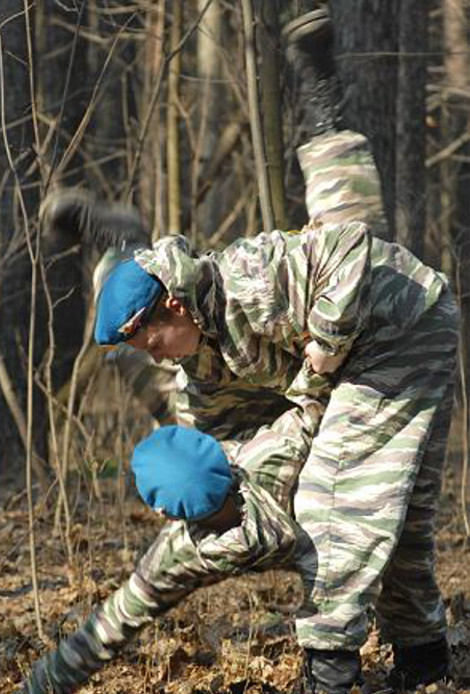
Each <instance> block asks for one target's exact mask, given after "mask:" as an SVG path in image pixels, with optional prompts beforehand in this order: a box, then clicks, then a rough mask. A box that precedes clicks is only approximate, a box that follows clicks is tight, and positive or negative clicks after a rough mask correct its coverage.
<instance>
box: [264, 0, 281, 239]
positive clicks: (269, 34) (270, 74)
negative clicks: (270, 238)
mask: <svg viewBox="0 0 470 694" xmlns="http://www.w3.org/2000/svg"><path fill="white" fill-rule="evenodd" d="M257 5H258V12H257V14H258V17H259V22H258V28H257V37H258V41H257V45H258V47H259V51H260V56H261V69H260V78H261V94H262V114H263V130H264V139H265V147H266V159H267V167H268V177H269V187H270V191H271V200H272V206H273V215H274V225H275V226H276V228H277V229H285V228H286V226H287V215H286V201H285V191H284V143H283V137H282V112H281V105H282V98H281V90H280V85H279V73H280V60H279V48H280V46H279V44H280V42H279V7H278V2H276V0H258V2H257Z"/></svg>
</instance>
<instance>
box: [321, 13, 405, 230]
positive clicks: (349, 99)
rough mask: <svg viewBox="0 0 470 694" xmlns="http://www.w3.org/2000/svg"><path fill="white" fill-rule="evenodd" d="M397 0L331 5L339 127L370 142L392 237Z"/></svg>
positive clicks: (394, 192) (394, 167)
mask: <svg viewBox="0 0 470 694" xmlns="http://www.w3.org/2000/svg"><path fill="white" fill-rule="evenodd" d="M399 7H400V2H399V0H389V1H388V2H383V0H356V2H350V1H349V0H331V1H330V9H331V14H332V19H333V24H334V29H335V40H336V46H335V53H336V59H337V67H338V73H339V76H340V78H341V81H342V84H343V88H344V97H345V105H344V113H345V124H346V125H347V126H349V127H350V128H351V129H352V130H356V131H358V132H362V133H364V134H365V135H366V136H367V137H368V138H369V140H370V142H371V145H372V150H373V152H374V155H375V160H376V163H377V167H378V170H379V174H380V178H381V182H382V190H383V196H384V207H385V211H386V215H387V220H388V224H389V229H388V238H394V236H395V200H396V190H395V177H396V157H395V146H396V99H397V79H398V69H397V68H398V66H397V50H398V27H399Z"/></svg>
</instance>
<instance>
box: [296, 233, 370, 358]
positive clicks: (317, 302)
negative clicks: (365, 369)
mask: <svg viewBox="0 0 470 694" xmlns="http://www.w3.org/2000/svg"><path fill="white" fill-rule="evenodd" d="M313 247H314V254H315V261H314V265H315V267H314V270H313V277H312V281H313V293H312V306H311V310H310V313H309V316H308V321H307V328H308V332H309V335H310V336H311V337H312V338H313V339H314V340H315V341H316V343H317V344H318V345H319V347H320V349H321V350H322V351H323V352H324V353H325V354H327V355H330V356H334V355H337V354H340V353H342V352H347V351H348V350H349V348H350V347H351V345H352V343H353V342H354V340H355V339H356V337H357V336H358V335H359V333H360V332H361V330H362V329H363V327H364V324H365V322H366V321H367V318H368V316H369V313H370V299H369V290H370V284H371V263H370V251H371V236H370V232H369V230H368V227H367V226H366V225H365V224H363V223H360V222H352V223H350V224H346V225H344V226H325V227H321V228H320V229H318V230H317V231H316V232H315V235H314V240H313Z"/></svg>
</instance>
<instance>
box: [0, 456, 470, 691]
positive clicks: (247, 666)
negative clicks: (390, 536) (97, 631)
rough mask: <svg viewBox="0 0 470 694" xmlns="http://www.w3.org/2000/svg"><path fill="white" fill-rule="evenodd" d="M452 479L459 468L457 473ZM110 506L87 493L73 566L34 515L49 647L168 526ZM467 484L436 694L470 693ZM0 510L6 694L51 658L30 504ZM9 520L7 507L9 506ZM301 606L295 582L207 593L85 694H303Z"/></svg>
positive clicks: (373, 639) (444, 551)
mask: <svg viewBox="0 0 470 694" xmlns="http://www.w3.org/2000/svg"><path fill="white" fill-rule="evenodd" d="M448 468H449V466H448ZM100 488H101V495H102V499H101V500H97V499H96V496H95V495H93V494H90V493H88V499H87V501H86V502H84V500H83V499H84V498H86V497H87V492H86V490H85V492H84V491H83V487H82V491H81V492H80V493H79V494H78V496H77V498H78V499H79V501H78V502H77V504H76V507H75V509H74V513H73V523H72V527H71V539H72V544H73V552H74V561H73V565H70V564H69V563H68V562H67V555H66V551H65V546H64V542H63V539H61V537H60V536H58V535H57V534H55V533H54V531H53V529H54V512H53V510H50V511H46V510H44V509H39V508H37V509H36V514H35V527H34V529H35V545H36V550H37V574H38V584H39V591H38V592H39V600H40V612H41V616H42V621H43V626H44V632H45V635H46V639H45V640H46V642H47V643H49V644H50V645H51V644H53V643H54V642H56V641H57V639H58V638H59V636H60V635H62V636H63V635H65V634H67V633H69V632H70V631H72V630H73V629H74V628H76V626H77V624H79V623H80V621H81V619H82V618H83V616H84V615H85V614H87V613H88V612H89V611H90V608H91V607H92V606H94V605H96V604H97V603H98V602H99V601H101V600H102V599H103V598H105V597H106V596H107V595H109V593H110V592H111V591H113V590H114V589H115V588H116V587H117V586H119V585H120V583H121V582H122V581H123V580H124V579H125V578H126V577H127V576H128V575H129V573H130V572H131V571H132V568H133V566H134V564H135V561H136V560H137V559H138V558H139V556H140V555H141V554H142V553H143V551H144V550H145V549H146V548H147V547H148V546H149V545H150V544H151V542H152V540H153V539H154V537H155V535H156V534H157V533H158V530H159V527H160V522H159V521H158V520H157V519H156V517H155V515H154V514H152V513H151V512H150V511H149V510H147V509H146V508H144V507H143V505H142V504H141V503H140V502H139V501H138V500H137V499H136V498H135V496H134V493H133V491H130V492H128V493H127V497H126V499H125V500H124V501H120V500H119V493H117V492H116V483H115V481H112V482H110V481H109V480H105V481H104V482H103V481H102V482H100ZM460 494H461V492H460V488H459V474H458V472H457V473H456V474H454V472H453V470H452V469H448V470H447V474H446V479H445V484H444V490H443V496H442V504H441V510H440V514H439V532H438V535H437V551H438V554H437V569H438V578H439V582H440V585H441V587H442V590H443V593H444V596H445V602H446V606H447V613H448V620H449V640H450V644H451V647H452V655H453V668H454V680H453V681H452V682H451V683H449V684H445V685H444V684H438V685H436V684H434V685H430V686H428V687H427V688H425V691H427V692H432V693H433V694H441V693H443V692H447V693H453V694H456V693H457V692H458V693H459V694H462V693H463V692H470V545H469V543H468V539H466V537H465V524H464V519H463V514H462V510H461V502H460ZM1 497H2V498H1V499H0V503H1V505H2V506H3V508H2V513H1V515H0V614H1V620H0V694H10V693H11V692H12V691H13V689H14V685H15V684H16V683H18V682H19V681H20V680H21V676H22V673H23V672H25V671H27V670H28V668H29V665H30V664H31V663H32V662H33V661H34V660H36V659H37V658H38V656H39V655H40V654H41V653H44V652H45V651H46V650H47V649H48V647H47V645H45V643H44V641H41V640H40V639H39V638H38V636H37V634H38V631H37V623H36V616H35V601H34V591H33V589H32V581H31V569H30V547H29V526H28V513H27V505H26V499H25V497H24V495H21V494H20V495H13V494H12V493H11V492H10V491H9V489H8V488H7V487H5V486H3V487H2V489H1ZM0 508H1V506H0ZM300 596H301V591H300V582H299V579H298V577H297V576H296V575H295V574H293V573H288V572H280V571H269V572H267V573H265V574H263V575H257V576H248V577H245V578H241V579H230V580H227V581H226V582H224V583H222V584H219V585H218V586H214V587H212V588H207V589H201V590H200V591H198V592H196V593H195V594H194V595H193V596H191V597H190V598H189V599H188V600H186V601H185V602H184V603H183V604H182V605H180V606H179V607H177V608H174V609H172V610H171V611H169V612H168V613H167V614H166V615H165V616H164V617H163V618H161V619H160V620H158V621H157V622H156V623H155V625H154V626H153V627H151V628H147V629H146V630H145V631H144V632H143V633H142V635H141V637H140V638H139V640H138V641H136V642H135V643H134V644H133V645H131V646H130V647H128V648H126V649H125V651H124V653H123V654H122V655H121V657H120V658H118V659H117V660H116V661H115V662H114V663H113V664H112V665H109V666H108V667H107V668H105V669H104V670H103V671H102V672H101V673H99V674H97V675H95V676H94V677H93V679H92V681H91V682H90V683H89V684H88V685H87V686H86V687H84V688H83V689H82V690H81V691H83V692H84V693H87V694H104V693H106V694H124V693H125V694H136V693H137V692H139V694H157V693H158V694H254V693H255V692H263V693H265V694H281V693H282V694H290V693H292V694H295V693H299V692H301V690H302V674H301V673H302V668H301V662H302V659H301V653H300V650H299V648H298V647H297V646H296V643H295V637H294V626H293V609H294V607H295V605H296V604H297V603H298V602H299V600H300ZM362 656H363V664H364V675H365V679H366V683H367V687H368V689H370V690H371V691H378V690H380V689H381V688H383V687H384V679H385V675H386V673H387V671H388V669H389V667H390V662H391V653H390V647H389V646H388V645H387V644H381V643H380V640H379V636H378V633H377V630H376V629H374V626H373V624H372V626H371V632H370V637H369V640H368V642H367V643H366V645H365V646H364V648H363V652H362Z"/></svg>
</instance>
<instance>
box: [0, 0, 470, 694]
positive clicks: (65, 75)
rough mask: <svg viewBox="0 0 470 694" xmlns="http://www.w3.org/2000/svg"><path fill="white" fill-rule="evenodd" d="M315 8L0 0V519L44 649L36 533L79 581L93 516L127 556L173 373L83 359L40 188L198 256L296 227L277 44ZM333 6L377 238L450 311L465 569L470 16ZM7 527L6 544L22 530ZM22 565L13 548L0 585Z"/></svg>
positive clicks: (245, 2) (76, 246) (458, 2)
mask: <svg viewBox="0 0 470 694" xmlns="http://www.w3.org/2000/svg"><path fill="white" fill-rule="evenodd" d="M311 6H312V3H311V2H310V3H309V2H306V0H304V1H303V2H302V1H301V0H186V2H183V0H135V1H134V2H123V1H122V0H121V2H119V0H36V2H34V0H24V1H23V0H1V2H0V124H1V138H0V201H1V204H0V326H1V329H0V504H1V505H3V508H4V509H5V513H7V514H8V513H11V514H15V513H16V514H17V515H16V516H14V519H16V520H15V523H16V521H18V522H19V521H20V520H22V522H24V527H25V528H26V531H25V532H24V533H23V534H21V532H20V534H19V537H20V540H19V543H20V544H22V545H23V548H24V547H25V546H26V548H27V557H26V559H27V561H26V559H25V564H24V567H23V569H22V570H23V571H26V573H27V574H28V577H29V576H31V581H32V588H33V593H34V597H35V601H34V615H35V617H34V619H35V627H34V622H33V626H31V625H30V626H31V629H35V628H36V630H37V632H38V633H39V635H40V636H41V637H43V636H44V634H43V618H42V616H41V615H42V612H41V609H43V608H41V604H40V602H41V601H40V597H39V593H40V588H41V585H40V580H39V583H38V572H39V576H40V575H41V570H42V569H41V566H42V563H41V562H44V561H49V560H46V559H44V557H43V558H41V556H42V555H40V552H39V556H40V558H39V559H38V546H40V545H41V541H42V540H41V541H39V540H38V539H37V536H36V535H35V534H36V533H37V534H39V535H38V536H39V537H42V535H41V527H42V526H41V523H42V524H45V526H44V528H45V529H46V530H47V531H48V533H49V534H50V535H51V536H54V537H57V538H59V540H58V542H59V547H60V549H58V550H57V553H56V555H55V556H56V558H55V561H56V562H59V563H60V562H62V564H63V565H66V566H67V567H68V570H69V571H71V572H72V573H73V570H75V571H76V568H77V564H83V562H84V561H85V560H83V559H81V558H80V551H81V549H83V547H84V545H83V543H84V542H85V540H84V537H85V536H86V542H85V544H86V545H87V548H88V549H87V551H89V543H90V535H87V534H86V532H85V531H84V530H83V527H84V525H83V524H85V526H86V524H87V523H88V526H86V527H88V531H87V532H89V533H91V530H90V527H91V525H92V523H93V519H94V518H95V515H94V514H96V518H102V517H103V514H104V516H108V518H111V517H113V518H114V519H115V521H116V522H117V523H118V525H117V526H115V527H116V528H118V529H117V530H114V531H113V532H114V535H115V537H117V536H119V537H120V538H121V539H120V543H121V544H120V545H119V548H120V551H121V550H122V551H124V550H126V551H128V550H129V546H130V544H132V543H131V540H130V536H129V534H128V530H126V520H125V518H126V510H125V505H126V503H127V501H126V499H127V498H128V496H129V489H130V481H129V479H128V474H127V460H128V459H129V454H130V452H131V450H132V447H133V445H134V444H135V442H136V441H137V440H138V438H140V437H141V436H142V435H144V434H146V433H148V431H149V430H150V428H151V427H152V426H153V425H154V421H155V419H156V420H157V421H159V422H160V423H167V422H169V421H171V417H172V388H173V380H174V375H175V368H176V367H174V366H173V365H172V364H170V363H168V364H165V363H164V364H162V365H161V366H159V367H156V366H153V365H151V364H149V363H148V362H147V361H146V360H145V359H143V358H137V359H136V358H135V355H134V354H133V353H132V352H131V351H129V350H126V349H123V350H120V351H118V352H117V353H116V354H114V355H113V356H112V357H111V356H110V355H109V354H106V353H101V352H100V351H99V350H98V349H97V348H96V347H95V346H94V345H93V342H92V325H93V289H92V277H93V271H94V268H95V266H96V264H97V262H98V261H99V258H100V250H99V249H97V248H95V247H93V246H92V245H90V244H88V243H81V242H80V240H79V239H76V238H59V239H58V238H51V237H49V236H48V235H47V230H46V229H41V228H40V225H39V223H38V209H39V204H40V202H41V200H42V199H43V198H44V196H45V194H46V193H47V191H48V190H49V189H50V188H51V186H56V185H62V186H71V185H80V186H83V187H85V188H87V189H89V190H92V191H94V192H96V194H97V195H99V196H100V197H104V198H106V199H109V200H113V201H121V202H129V203H133V204H134V205H136V206H137V207H138V209H139V210H140V213H141V215H142V219H143V220H144V221H145V223H146V225H148V226H149V227H150V228H151V229H152V233H153V236H154V238H158V237H160V236H162V235H165V234H168V233H182V234H185V235H187V236H188V237H190V238H191V240H192V242H193V243H194V244H195V246H196V247H197V248H198V249H199V250H208V251H209V250H213V249H217V248H221V247H223V246H224V245H226V244H228V243H229V242H230V241H232V240H234V239H235V238H237V237H238V236H240V235H253V234H255V233H257V232H259V231H261V230H263V229H271V228H281V229H295V228H300V227H301V226H302V225H303V224H304V223H305V222H306V221H307V219H306V210H305V206H304V202H303V186H302V180H301V175H300V171H299V168H298V164H297V161H296V156H295V149H296V147H297V146H298V145H300V144H301V135H300V133H299V131H298V128H297V127H296V123H297V122H298V119H297V118H296V94H297V93H298V89H299V85H298V84H296V83H295V80H293V78H292V76H291V75H290V74H289V71H288V69H287V66H286V63H285V57H284V47H283V39H282V27H283V25H285V23H286V22H287V21H289V20H290V19H292V18H293V17H296V16H298V14H299V13H300V12H301V11H303V10H305V9H309V8H311ZM329 7H330V11H331V15H332V19H333V23H334V28H335V36H336V46H335V52H336V60H337V68H338V72H339V75H340V77H341V80H342V82H343V86H344V88H345V89H346V90H347V92H348V104H349V108H350V112H349V119H350V120H352V122H353V123H354V124H355V125H356V129H357V130H359V131H361V132H363V133H365V134H366V135H367V136H368V137H369V138H370V140H371V143H372V146H373V150H374V154H375V157H376V161H377V165H378V168H379V171H380V175H381V181H382V187H383V194H384V200H385V205H386V211H387V216H388V222H389V231H388V238H389V239H396V240H398V241H399V242H401V243H403V244H405V245H406V246H408V247H409V248H410V249H411V250H412V251H413V252H414V253H415V254H416V255H418V256H419V257H420V258H422V259H424V260H425V261H426V262H427V263H429V264H431V265H432V266H433V267H435V268H438V269H442V270H443V271H444V272H446V273H447V274H448V275H449V277H450V278H451V281H452V284H453V287H454V290H455V293H456V295H457V297H458V301H459V303H460V306H461V314H462V323H461V325H462V341H461V350H460V360H459V372H458V389H457V402H456V408H455V415H454V424H453V429H452V436H451V446H450V456H449V460H450V463H449V470H448V475H447V477H446V485H447V487H446V490H447V492H448V496H447V497H446V499H447V501H449V503H450V504H451V507H450V508H449V509H448V511H449V514H450V515H449V518H453V519H454V521H455V528H457V530H458V532H457V535H458V540H455V542H456V545H455V547H454V546H453V547H454V549H455V552H456V553H457V554H456V557H457V559H456V561H457V563H458V562H460V561H461V557H462V556H464V559H465V561H466V562H467V567H468V563H469V562H468V553H467V554H464V555H462V554H458V552H465V548H467V547H468V539H469V537H470V527H469V523H468V518H467V510H468V496H467V490H468V485H467V468H468V434H469V421H470V415H469V411H468V384H469V377H470V33H469V32H470V24H469V20H470V3H469V0H427V1H426V0H422V1H419V0H387V1H386V2H384V1H383V0H355V1H354V2H351V0H330V2H329ZM101 250H102V249H101ZM254 416H255V413H254ZM449 480H450V481H449ZM131 496H132V494H131ZM83 505H85V507H86V509H87V514H86V515H83ZM100 513H101V515H100ZM114 513H115V516H113V514H114ZM22 514H23V515H22ZM5 517H6V516H5ZM12 518H13V516H9V521H8V522H12V523H13V520H12ZM84 518H85V519H86V520H84ZM90 519H91V520H90ZM454 521H452V522H454ZM100 522H102V521H100ZM453 527H454V526H453ZM2 528H3V531H4V534H3V536H2V542H3V541H4V540H5V538H6V537H11V536H12V533H13V530H12V528H13V526H10V525H8V523H6V525H4V526H2ZM77 528H78V530H77ZM121 531H122V534H121ZM15 532H16V525H15ZM5 533H6V534H5ZM15 537H16V536H15ZM77 537H78V540H77ZM21 538H23V539H22V541H21ZM27 538H29V540H28V539H27ZM97 542H98V540H97ZM15 548H16V549H15V551H13V550H11V547H10V545H8V546H7V545H5V556H6V559H5V560H4V562H3V564H2V565H1V566H0V571H1V570H2V569H3V570H7V573H8V566H9V565H8V562H10V563H11V565H12V566H13V563H14V560H15V559H14V557H17V556H19V555H18V546H17V544H15ZM457 548H458V550H457ZM15 552H16V554H15ZM85 554H86V552H85ZM87 556H88V555H87ZM126 556H127V555H126ZM58 557H59V558H58ZM124 564H125V562H123V565H124ZM25 567H26V568H25ZM28 567H29V568H28ZM74 567H75V568H74ZM10 568H11V567H10ZM82 569H83V566H82ZM90 575H91V574H90ZM74 576H76V574H74ZM82 577H83V576H82ZM69 578H70V576H69ZM70 581H72V579H71V578H70ZM454 593H455V591H454ZM457 593H458V591H457ZM457 593H455V594H457ZM458 594H459V595H460V593H458ZM468 595H470V593H467V596H468ZM463 601H464V602H463V607H461V609H462V610H464V612H465V609H466V608H465V604H466V603H465V598H463ZM251 607H252V606H251ZM467 607H468V610H469V614H470V603H469V604H468V605H467ZM250 609H251V608H250ZM15 628H19V627H15ZM5 691H7V690H6V689H5ZM97 691H98V690H97ZM108 691H111V690H108ZM113 691H114V690H113ZM116 691H117V690H116ZM128 691H129V690H128ZM142 691H143V690H142ZM243 691H244V690H243Z"/></svg>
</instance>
